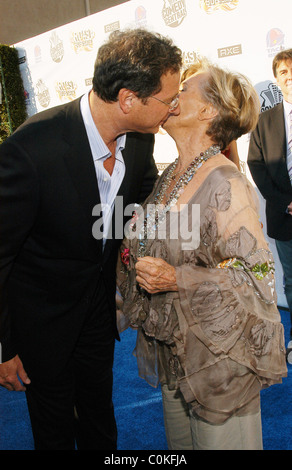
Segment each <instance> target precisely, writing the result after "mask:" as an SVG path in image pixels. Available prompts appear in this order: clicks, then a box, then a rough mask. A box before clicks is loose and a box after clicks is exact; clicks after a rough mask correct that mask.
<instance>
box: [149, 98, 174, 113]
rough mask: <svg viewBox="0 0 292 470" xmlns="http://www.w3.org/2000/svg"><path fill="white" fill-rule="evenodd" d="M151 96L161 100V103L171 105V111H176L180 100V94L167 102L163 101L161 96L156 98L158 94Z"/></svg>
mask: <svg viewBox="0 0 292 470" xmlns="http://www.w3.org/2000/svg"><path fill="white" fill-rule="evenodd" d="M149 98H153V99H154V100H157V101H160V103H163V104H166V106H169V111H174V110H175V109H176V108H177V107H178V101H179V97H178V95H177V96H176V97H175V98H173V100H172V101H171V102H170V103H166V101H162V100H160V99H159V98H156V96H149Z"/></svg>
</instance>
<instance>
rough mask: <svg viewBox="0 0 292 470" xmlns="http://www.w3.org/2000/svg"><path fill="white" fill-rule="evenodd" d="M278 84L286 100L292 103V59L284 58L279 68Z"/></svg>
mask: <svg viewBox="0 0 292 470" xmlns="http://www.w3.org/2000/svg"><path fill="white" fill-rule="evenodd" d="M276 80H277V85H278V86H279V87H280V88H281V91H282V93H283V97H284V100H285V101H288V102H289V103H292V59H289V60H283V61H282V62H280V65H279V66H278V68H277V76H276Z"/></svg>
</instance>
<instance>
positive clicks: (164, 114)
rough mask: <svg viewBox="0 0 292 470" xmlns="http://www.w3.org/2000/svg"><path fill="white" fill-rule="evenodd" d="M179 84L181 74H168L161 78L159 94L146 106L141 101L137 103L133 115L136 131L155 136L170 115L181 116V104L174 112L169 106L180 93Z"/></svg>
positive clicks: (150, 98) (148, 100)
mask: <svg viewBox="0 0 292 470" xmlns="http://www.w3.org/2000/svg"><path fill="white" fill-rule="evenodd" d="M179 84H180V73H179V72H177V73H171V72H167V73H166V74H165V75H162V77H161V85H162V87H161V90H160V92H159V93H156V94H155V95H153V96H151V97H149V98H148V99H147V102H146V104H143V103H142V101H141V100H138V101H136V103H137V106H136V107H135V111H134V112H133V113H132V115H131V120H132V123H133V126H134V128H135V131H137V132H143V133H148V132H149V133H153V134H155V133H156V132H158V130H159V127H160V126H162V125H163V124H164V122H165V121H166V120H167V118H168V116H169V115H170V114H174V115H178V114H179V112H180V108H179V103H178V104H177V106H176V108H175V109H173V110H171V108H170V106H169V105H170V103H171V102H172V101H173V100H174V99H175V98H176V96H177V94H178V92H179Z"/></svg>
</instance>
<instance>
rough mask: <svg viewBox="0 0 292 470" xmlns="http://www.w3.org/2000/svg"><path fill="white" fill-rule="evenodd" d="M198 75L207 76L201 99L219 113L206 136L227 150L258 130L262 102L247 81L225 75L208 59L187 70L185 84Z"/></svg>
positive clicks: (240, 77) (183, 78) (246, 79)
mask: <svg viewBox="0 0 292 470" xmlns="http://www.w3.org/2000/svg"><path fill="white" fill-rule="evenodd" d="M199 72H206V73H207V74H206V80H205V81H204V83H203V84H202V86H201V94H202V98H203V100H204V101H205V102H206V103H211V104H212V105H213V106H214V107H215V109H216V110H217V111H218V114H217V116H216V117H215V118H214V119H213V120H212V122H211V124H210V126H209V128H208V130H207V135H209V136H210V137H212V140H213V141H214V142H215V143H217V144H218V145H220V148H221V149H222V150H224V149H225V148H226V147H227V146H228V145H229V144H230V142H232V141H233V140H237V139H238V138H239V137H240V136H242V135H243V134H247V133H248V132H251V131H252V130H253V129H254V128H255V126H256V124H257V122H258V117H259V113H260V101H259V98H258V95H257V92H256V90H255V89H254V87H253V86H252V84H251V82H250V81H249V79H248V78H247V77H245V76H244V75H242V74H240V73H234V72H229V71H225V70H223V69H221V68H220V67H218V66H217V65H213V64H211V63H210V62H209V61H208V60H207V59H205V58H203V59H201V60H199V61H197V62H196V63H195V64H193V65H191V66H190V67H189V68H188V69H187V70H185V71H184V72H183V74H182V81H183V80H186V79H187V78H189V77H190V76H192V75H194V74H195V73H199Z"/></svg>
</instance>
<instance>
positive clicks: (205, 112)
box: [199, 103, 218, 121]
mask: <svg viewBox="0 0 292 470" xmlns="http://www.w3.org/2000/svg"><path fill="white" fill-rule="evenodd" d="M217 114H218V110H217V109H216V108H215V107H214V106H213V105H212V104H211V103H208V104H206V105H204V106H203V107H202V108H201V109H200V111H199V120H200V121H209V120H210V119H214V117H216V116H217Z"/></svg>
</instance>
